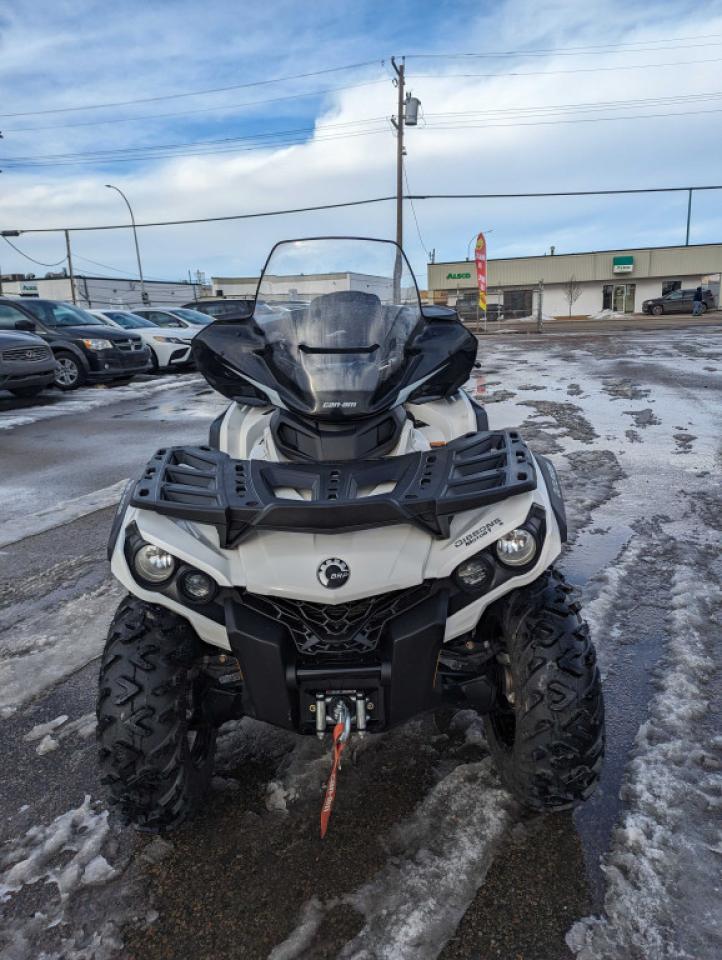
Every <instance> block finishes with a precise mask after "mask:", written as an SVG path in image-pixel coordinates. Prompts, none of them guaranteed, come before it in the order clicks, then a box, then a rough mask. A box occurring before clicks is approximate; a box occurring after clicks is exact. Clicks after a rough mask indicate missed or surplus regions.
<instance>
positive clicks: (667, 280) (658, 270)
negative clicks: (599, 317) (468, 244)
mask: <svg viewBox="0 0 722 960" xmlns="http://www.w3.org/2000/svg"><path fill="white" fill-rule="evenodd" d="M720 271H722V244H720V243H705V244H694V245H690V246H684V247H682V246H680V247H643V248H641V247H640V248H633V249H627V250H599V251H594V252H590V253H565V254H556V255H552V254H548V255H546V256H541V257H509V258H503V259H490V260H489V262H488V280H487V289H488V296H487V303H488V308H489V315H490V316H494V315H495V314H498V313H503V314H504V316H506V317H514V316H517V317H522V316H528V315H530V314H532V313H533V312H534V311H535V310H536V306H537V298H538V289H539V282H540V281H543V284H544V288H543V311H544V313H545V314H548V315H551V316H557V317H567V316H572V317H588V316H593V315H594V314H597V313H599V312H600V311H602V310H614V311H615V312H617V313H635V312H637V313H638V312H640V311H641V309H642V302H643V301H644V300H648V299H651V298H652V297H661V296H663V295H664V294H665V293H669V292H670V291H672V290H675V289H680V288H681V289H687V288H694V287H697V286H699V285H700V284H701V285H702V286H704V287H709V288H710V289H711V290H712V292H713V294H714V298H715V301H716V302H717V303H719V289H720ZM428 287H429V298H430V299H433V301H434V302H435V303H447V304H449V305H450V306H453V305H455V304H456V303H457V302H459V304H472V303H475V300H476V289H477V288H476V269H475V265H474V262H473V261H470V260H462V261H453V262H451V263H430V264H429V266H428ZM570 300H571V301H572V302H571V303H570Z"/></svg>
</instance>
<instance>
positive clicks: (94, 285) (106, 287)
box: [2, 275, 202, 310]
mask: <svg viewBox="0 0 722 960" xmlns="http://www.w3.org/2000/svg"><path fill="white" fill-rule="evenodd" d="M74 281H75V298H73V285H72V283H71V280H70V277H38V278H35V277H33V278H26V279H24V280H3V281H2V291H3V293H4V294H7V295H9V296H19V297H40V298H41V299H44V300H67V302H68V303H73V299H75V303H76V304H77V305H78V306H79V307H85V308H87V309H102V308H103V307H116V308H119V309H125V310H132V309H133V308H140V307H141V306H143V305H150V306H156V307H170V306H176V307H182V306H183V304H184V303H189V302H190V301H192V300H196V299H198V298H199V297H200V296H201V295H202V294H201V287H200V286H199V285H198V284H193V283H182V282H178V283H172V282H165V281H160V280H146V281H145V282H144V288H145V293H146V299H145V301H144V300H143V299H142V297H141V289H140V280H127V279H116V278H113V277H86V276H82V275H80V276H79V275H76V276H75V277H74Z"/></svg>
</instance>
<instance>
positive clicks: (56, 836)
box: [0, 796, 124, 960]
mask: <svg viewBox="0 0 722 960" xmlns="http://www.w3.org/2000/svg"><path fill="white" fill-rule="evenodd" d="M113 846H114V844H113V840H112V837H111V836H110V829H109V826H108V813H107V811H106V810H103V809H102V807H101V806H100V805H99V804H98V803H97V802H93V801H91V798H90V797H89V796H86V797H85V799H84V801H83V802H82V804H80V806H79V807H76V808H74V809H71V810H68V811H66V812H65V813H62V814H61V815H60V816H58V817H56V818H55V819H54V820H53V821H52V822H50V823H47V824H37V825H35V826H33V827H31V828H30V829H29V830H28V831H27V832H26V833H25V834H24V835H23V836H21V837H17V838H15V839H13V840H11V841H10V842H8V843H7V844H5V847H4V850H3V853H2V856H1V857H0V905H2V906H3V913H4V919H3V924H2V927H1V928H0V946H2V948H3V949H2V957H3V960H26V958H29V957H38V956H40V955H39V954H38V953H37V952H36V950H35V948H34V946H33V944H35V943H37V942H38V939H39V938H40V937H42V936H43V935H45V936H51V937H53V936H54V937H56V938H57V940H58V941H59V947H60V949H59V950H58V951H57V952H55V951H52V952H50V953H46V952H43V953H42V957H43V958H45V960H51V958H53V960H56V958H57V960H60V958H61V957H62V960H86V958H87V960H91V958H92V960H109V958H110V957H111V956H113V955H114V954H116V951H117V949H118V948H119V947H120V946H121V944H120V941H119V939H118V938H117V935H115V931H114V926H113V923H112V921H111V920H110V919H108V914H107V913H106V914H105V916H103V917H102V918H101V923H100V925H99V928H98V929H97V930H93V928H92V927H91V928H90V930H89V931H87V930H84V929H83V926H82V925H78V926H76V925H75V924H74V923H73V922H72V917H73V914H74V913H75V911H77V910H78V908H79V907H80V908H82V902H83V900H84V899H85V898H86V896H87V891H88V888H95V889H97V888H99V887H103V886H105V885H106V884H108V883H109V882H110V881H111V880H113V879H114V878H115V877H116V876H117V875H118V874H119V871H120V870H122V869H123V866H124V865H123V864H122V863H118V864H116V865H113V864H112V863H111V862H109V860H108V856H110V853H109V852H108V850H109V849H112V848H113ZM40 883H42V884H43V886H44V888H45V889H48V890H51V891H52V892H51V893H49V894H48V895H47V896H45V897H44V898H43V902H42V909H39V910H36V911H34V912H29V911H26V910H22V909H20V910H18V911H16V910H15V909H14V906H15V902H14V901H15V899H16V898H18V897H20V898H22V896H23V894H26V895H32V891H33V890H34V889H37V887H36V885H37V884H40ZM43 931H49V932H50V933H45V934H43Z"/></svg>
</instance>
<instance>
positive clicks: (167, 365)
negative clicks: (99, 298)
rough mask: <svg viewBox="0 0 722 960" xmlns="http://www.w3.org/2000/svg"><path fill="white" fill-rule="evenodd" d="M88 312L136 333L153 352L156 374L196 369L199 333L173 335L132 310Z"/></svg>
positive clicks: (175, 332) (184, 329)
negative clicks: (194, 357) (193, 343)
mask: <svg viewBox="0 0 722 960" xmlns="http://www.w3.org/2000/svg"><path fill="white" fill-rule="evenodd" d="M88 312H89V313H92V314H93V316H95V317H100V319H101V320H103V321H104V322H106V323H107V324H108V325H109V326H111V327H116V328H117V327H120V329H121V330H132V331H133V333H137V334H138V336H139V337H140V338H141V340H143V342H144V343H145V344H146V346H147V347H148V349H149V350H150V356H151V360H152V361H153V370H154V371H156V372H157V371H160V370H176V369H178V368H179V367H187V366H192V365H193V360H192V358H191V340H192V339H193V337H194V336H195V334H196V329H193V328H187V327H178V329H177V330H173V331H172V332H171V331H170V330H168V329H167V328H164V327H159V326H157V325H156V324H154V323H151V321H150V320H146V318H145V317H141V316H139V315H138V314H136V313H132V312H131V311H130V310H113V309H107V310H89V311H88ZM198 329H199V328H198Z"/></svg>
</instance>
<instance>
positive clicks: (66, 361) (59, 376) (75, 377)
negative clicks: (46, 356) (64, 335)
mask: <svg viewBox="0 0 722 960" xmlns="http://www.w3.org/2000/svg"><path fill="white" fill-rule="evenodd" d="M55 359H56V360H57V361H58V369H57V370H56V371H55V381H54V382H55V386H56V387H59V388H60V389H61V390H77V389H78V387H80V386H82V385H83V384H84V383H85V371H84V370H83V368H82V366H81V364H80V361H79V360H77V359H76V358H75V357H74V356H73V355H72V353H57V354H56V355H55Z"/></svg>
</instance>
